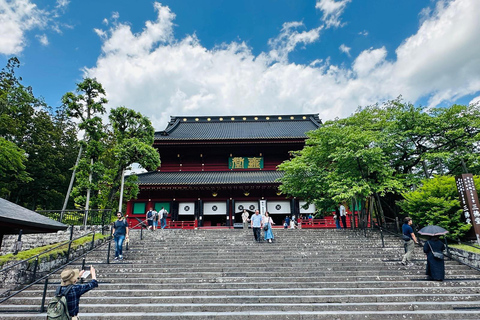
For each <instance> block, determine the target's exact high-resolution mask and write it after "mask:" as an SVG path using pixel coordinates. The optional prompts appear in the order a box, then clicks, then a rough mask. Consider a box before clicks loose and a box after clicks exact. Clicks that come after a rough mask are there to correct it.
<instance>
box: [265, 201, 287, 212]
mask: <svg viewBox="0 0 480 320" xmlns="http://www.w3.org/2000/svg"><path fill="white" fill-rule="evenodd" d="M267 211H268V212H269V213H270V214H288V215H289V214H291V210H290V201H275V200H269V201H268V203H267Z"/></svg>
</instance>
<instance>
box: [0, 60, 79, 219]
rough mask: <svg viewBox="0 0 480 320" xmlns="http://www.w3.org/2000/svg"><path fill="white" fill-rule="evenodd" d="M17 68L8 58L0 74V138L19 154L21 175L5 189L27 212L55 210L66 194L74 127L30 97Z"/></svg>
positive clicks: (57, 113)
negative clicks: (32, 210) (16, 73)
mask: <svg viewBox="0 0 480 320" xmlns="http://www.w3.org/2000/svg"><path fill="white" fill-rule="evenodd" d="M19 66H20V62H19V61H18V59H17V58H11V59H10V60H9V62H8V63H7V66H6V68H4V69H3V70H2V72H1V73H0V137H3V138H4V139H5V140H7V141H10V142H12V143H14V144H15V145H16V146H17V147H18V148H20V149H21V150H23V151H22V152H23V153H24V156H25V159H26V160H25V162H24V165H25V172H26V173H27V174H28V176H29V177H30V178H31V179H26V180H25V179H18V180H16V182H15V183H12V184H10V185H9V186H8V196H9V200H10V201H13V202H16V203H18V204H21V205H23V206H25V207H29V208H31V209H37V208H42V209H58V208H59V207H60V206H61V201H62V199H63V197H64V195H65V192H66V191H67V185H68V178H67V177H68V175H69V173H68V172H69V170H70V169H71V168H72V166H73V164H74V158H72V157H71V156H70V155H71V154H72V153H74V152H72V150H73V148H76V141H77V138H76V127H75V125H74V124H73V123H72V122H71V121H69V119H67V118H65V117H63V118H62V116H61V114H62V113H63V111H64V110H63V109H62V108H59V109H57V110H56V111H55V112H53V111H52V109H51V108H50V107H49V106H47V105H46V104H45V103H44V102H43V100H41V99H38V98H36V97H35V96H34V95H33V92H32V88H30V87H25V86H23V85H22V84H21V79H20V78H17V77H16V75H15V69H17V68H18V67H19Z"/></svg>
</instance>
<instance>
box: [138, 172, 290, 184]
mask: <svg viewBox="0 0 480 320" xmlns="http://www.w3.org/2000/svg"><path fill="white" fill-rule="evenodd" d="M282 176H283V172H280V171H215V172H210V171H208V172H158V171H155V172H147V173H141V174H138V182H137V183H138V184H139V185H143V186H145V185H156V186H167V185H175V186H179V185H220V184H221V185H226V184H249V183H250V184H253V183H255V184H259V183H260V184H262V183H265V184H274V183H278V182H275V180H276V179H278V178H281V177H282Z"/></svg>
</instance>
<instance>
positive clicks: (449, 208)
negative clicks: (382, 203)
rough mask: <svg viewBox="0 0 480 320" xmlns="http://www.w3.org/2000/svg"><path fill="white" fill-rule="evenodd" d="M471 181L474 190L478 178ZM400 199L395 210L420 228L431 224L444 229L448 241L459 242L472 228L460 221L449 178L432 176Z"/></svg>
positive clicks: (458, 209) (457, 200) (457, 203)
mask: <svg viewBox="0 0 480 320" xmlns="http://www.w3.org/2000/svg"><path fill="white" fill-rule="evenodd" d="M474 181H475V187H476V188H477V190H478V188H479V187H480V183H479V182H478V181H480V176H475V177H474ZM403 196H404V200H402V201H399V202H398V204H399V206H400V207H401V208H402V211H403V213H404V214H405V215H407V216H410V217H411V218H412V219H413V221H414V223H415V224H416V225H418V226H419V227H420V228H422V227H424V226H427V225H431V224H434V225H437V226H440V227H442V228H445V229H447V230H448V231H449V234H447V237H448V238H451V239H459V238H460V239H461V238H463V237H464V236H465V235H466V234H467V232H468V231H469V230H470V228H471V227H472V226H471V225H469V224H467V223H466V222H465V218H464V217H463V211H462V209H461V207H460V200H459V196H458V191H457V186H456V184H455V177H453V176H435V177H434V178H432V179H427V180H423V181H422V186H421V187H420V188H418V189H417V190H414V191H411V192H407V193H404V194H403Z"/></svg>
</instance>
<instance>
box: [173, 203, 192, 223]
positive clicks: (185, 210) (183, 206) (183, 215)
mask: <svg viewBox="0 0 480 320" xmlns="http://www.w3.org/2000/svg"><path fill="white" fill-rule="evenodd" d="M194 220H195V202H179V203H178V219H177V221H194Z"/></svg>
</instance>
